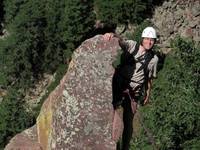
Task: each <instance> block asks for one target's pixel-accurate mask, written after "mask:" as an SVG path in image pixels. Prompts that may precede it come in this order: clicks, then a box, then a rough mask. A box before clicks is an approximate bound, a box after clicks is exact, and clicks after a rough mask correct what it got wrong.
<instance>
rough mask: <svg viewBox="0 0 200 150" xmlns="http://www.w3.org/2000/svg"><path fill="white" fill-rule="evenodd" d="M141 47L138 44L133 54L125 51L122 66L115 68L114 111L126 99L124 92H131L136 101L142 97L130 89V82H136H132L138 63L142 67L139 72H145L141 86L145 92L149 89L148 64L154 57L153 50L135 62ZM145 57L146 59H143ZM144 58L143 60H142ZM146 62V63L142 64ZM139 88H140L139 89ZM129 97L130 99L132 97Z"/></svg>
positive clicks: (121, 59) (113, 80)
mask: <svg viewBox="0 0 200 150" xmlns="http://www.w3.org/2000/svg"><path fill="white" fill-rule="evenodd" d="M138 50H139V45H138V44H137V45H136V47H135V50H134V51H133V53H129V52H128V51H127V50H123V52H122V54H121V57H120V64H119V65H118V66H117V67H116V68H115V73H114V75H113V79H112V92H113V101H112V104H113V107H114V109H115V108H116V107H118V106H119V105H121V104H122V102H123V99H124V97H125V96H126V95H125V93H124V91H125V90H127V89H128V90H129V91H130V95H131V98H132V99H134V100H136V101H137V100H138V97H139V96H141V95H142V93H137V94H136V93H135V91H136V90H137V88H136V89H134V90H132V88H131V87H130V82H135V81H133V80H131V78H132V76H133V73H134V70H135V67H136V63H138V62H139V63H141V64H142V65H141V67H140V68H139V70H142V69H143V70H144V76H145V82H144V84H143V85H141V88H142V89H143V90H146V89H147V80H148V64H149V62H150V61H151V59H152V58H153V56H154V53H153V51H152V50H148V51H147V52H146V53H145V54H144V55H142V56H140V57H139V58H138V59H137V60H135V55H136V54H137V53H138ZM143 56H144V57H143ZM142 57H143V58H142ZM143 60H144V62H142V61H143ZM138 88H139V87H138ZM130 95H129V97H130Z"/></svg>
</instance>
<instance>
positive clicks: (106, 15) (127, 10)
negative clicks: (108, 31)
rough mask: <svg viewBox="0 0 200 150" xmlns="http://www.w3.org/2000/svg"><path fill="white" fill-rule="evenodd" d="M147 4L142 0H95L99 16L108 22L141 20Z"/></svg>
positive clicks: (125, 22)
mask: <svg viewBox="0 0 200 150" xmlns="http://www.w3.org/2000/svg"><path fill="white" fill-rule="evenodd" d="M146 6H147V2H146V1H141V0H121V1H117V0H95V8H96V14H97V18H98V19H100V20H101V21H102V22H105V23H107V24H128V23H138V22H141V21H142V20H143V16H144V11H145V10H146Z"/></svg>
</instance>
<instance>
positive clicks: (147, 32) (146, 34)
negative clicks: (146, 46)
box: [142, 27, 157, 39]
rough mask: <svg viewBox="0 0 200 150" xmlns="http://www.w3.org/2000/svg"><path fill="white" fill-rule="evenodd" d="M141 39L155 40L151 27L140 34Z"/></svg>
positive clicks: (153, 30)
mask: <svg viewBox="0 0 200 150" xmlns="http://www.w3.org/2000/svg"><path fill="white" fill-rule="evenodd" d="M142 37H147V38H153V39H156V38H157V36H156V30H155V29H154V28H153V27H146V28H145V29H144V30H143V32H142Z"/></svg>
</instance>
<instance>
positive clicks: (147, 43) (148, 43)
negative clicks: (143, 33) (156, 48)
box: [142, 37, 155, 50]
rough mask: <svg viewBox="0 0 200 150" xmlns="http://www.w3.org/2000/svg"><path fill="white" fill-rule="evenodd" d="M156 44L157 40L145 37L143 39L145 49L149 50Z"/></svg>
mask: <svg viewBox="0 0 200 150" xmlns="http://www.w3.org/2000/svg"><path fill="white" fill-rule="evenodd" d="M154 43H155V39H152V38H146V37H145V38H143V41H142V46H143V47H144V49H146V50H149V49H151V48H152V47H153V45H154Z"/></svg>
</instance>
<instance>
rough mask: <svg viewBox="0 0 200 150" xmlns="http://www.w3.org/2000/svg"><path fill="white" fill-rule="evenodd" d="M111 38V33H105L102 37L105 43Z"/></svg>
mask: <svg viewBox="0 0 200 150" xmlns="http://www.w3.org/2000/svg"><path fill="white" fill-rule="evenodd" d="M113 37H114V34H113V33H105V34H104V35H103V38H104V40H105V41H110V40H111V39H112V38H113Z"/></svg>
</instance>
